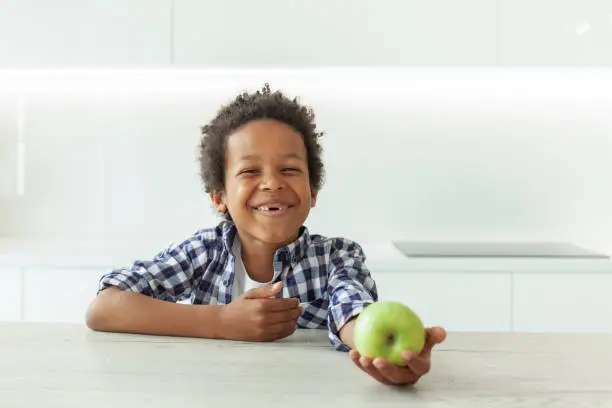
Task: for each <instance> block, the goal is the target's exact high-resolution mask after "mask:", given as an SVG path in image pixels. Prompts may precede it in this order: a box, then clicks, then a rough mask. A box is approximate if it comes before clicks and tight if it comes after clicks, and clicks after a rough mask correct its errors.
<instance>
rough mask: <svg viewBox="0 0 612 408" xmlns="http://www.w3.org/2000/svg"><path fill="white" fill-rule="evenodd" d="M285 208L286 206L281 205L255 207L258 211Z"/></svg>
mask: <svg viewBox="0 0 612 408" xmlns="http://www.w3.org/2000/svg"><path fill="white" fill-rule="evenodd" d="M285 208H287V207H281V206H278V207H265V206H261V207H257V209H258V210H259V211H272V210H278V211H280V210H284V209H285Z"/></svg>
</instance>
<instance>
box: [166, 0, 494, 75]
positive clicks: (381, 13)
mask: <svg viewBox="0 0 612 408" xmlns="http://www.w3.org/2000/svg"><path fill="white" fill-rule="evenodd" d="M174 4H175V8H174V17H175V18H174V29H175V31H174V52H175V54H174V57H175V58H174V61H175V63H176V64H177V65H187V66H193V65H215V66H228V65H229V66H238V67H245V66H247V67H248V66H257V67H275V68H277V67H312V66H322V65H332V66H339V65H368V66H371V65H378V66H383V65H386V66H390V65H398V64H472V63H476V64H495V63H496V62H497V40H496V38H497V37H496V33H497V18H496V11H497V10H496V2H494V1H490V0H464V1H461V2H458V1H455V0H438V1H435V2H428V1H420V0H377V1H371V0H352V1H329V0H309V1H297V0H268V1H250V0H229V1H220V0H216V1H201V0H175V1H174Z"/></svg>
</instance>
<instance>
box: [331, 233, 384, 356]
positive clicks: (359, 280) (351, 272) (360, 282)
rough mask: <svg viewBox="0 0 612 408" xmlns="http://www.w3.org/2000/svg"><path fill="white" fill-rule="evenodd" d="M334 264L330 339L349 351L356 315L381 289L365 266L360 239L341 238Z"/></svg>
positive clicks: (332, 263) (332, 268)
mask: <svg viewBox="0 0 612 408" xmlns="http://www.w3.org/2000/svg"><path fill="white" fill-rule="evenodd" d="M330 266H331V269H330V275H329V283H328V294H329V299H330V304H329V313H328V316H327V325H328V333H329V339H330V341H331V343H332V345H333V346H334V347H335V348H336V349H337V350H341V351H348V350H349V349H350V348H353V347H354V343H353V329H354V325H355V318H356V317H357V316H358V315H359V313H361V311H363V310H364V309H365V308H366V307H368V306H369V305H370V304H372V303H374V302H376V301H377V300H378V292H377V289H376V284H375V282H374V280H373V279H372V277H371V276H370V272H369V271H368V269H367V267H366V266H365V255H364V253H363V250H362V249H361V247H360V246H359V245H358V244H357V243H355V242H351V241H340V240H339V241H337V243H336V248H335V250H334V251H333V252H332V254H331V265H330Z"/></svg>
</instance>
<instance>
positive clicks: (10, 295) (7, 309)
mask: <svg viewBox="0 0 612 408" xmlns="http://www.w3.org/2000/svg"><path fill="white" fill-rule="evenodd" d="M0 282H2V288H3V289H2V295H1V296H0V321H10V322H15V321H19V320H21V295H22V292H23V287H22V285H21V270H20V269H19V268H14V267H6V266H1V265H0Z"/></svg>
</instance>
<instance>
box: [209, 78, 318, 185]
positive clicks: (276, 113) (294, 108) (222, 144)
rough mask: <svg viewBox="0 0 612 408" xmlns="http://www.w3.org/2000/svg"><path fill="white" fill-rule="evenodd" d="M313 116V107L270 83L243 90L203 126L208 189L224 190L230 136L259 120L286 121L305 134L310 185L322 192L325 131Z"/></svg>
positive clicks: (303, 135) (303, 136)
mask: <svg viewBox="0 0 612 408" xmlns="http://www.w3.org/2000/svg"><path fill="white" fill-rule="evenodd" d="M314 118H315V116H314V113H313V111H312V109H310V108H309V107H306V106H303V105H301V104H300V103H299V102H298V98H294V99H289V98H288V97H286V96H285V95H284V94H283V93H282V92H280V91H276V92H271V91H270V85H269V84H267V83H266V84H265V85H264V87H263V88H262V89H261V90H258V91H256V92H255V93H250V94H249V93H247V92H243V93H242V94H240V95H238V96H236V98H234V100H233V101H231V102H230V103H229V104H227V105H225V106H222V107H221V108H220V109H219V110H218V111H217V114H216V116H215V117H214V118H213V119H212V120H211V121H210V122H209V123H208V124H207V125H205V126H203V127H202V140H201V142H200V158H199V159H200V176H201V177H202V181H203V182H204V189H205V191H206V192H207V193H210V192H215V193H220V192H222V191H224V188H225V182H224V181H225V158H226V157H225V151H226V145H227V137H228V136H229V135H230V134H231V133H233V132H234V131H235V130H236V129H238V128H239V127H241V126H243V125H245V124H246V123H248V122H251V121H253V120H259V119H274V120H277V121H279V122H283V123H285V124H286V125H288V126H291V127H292V128H293V129H295V130H296V131H297V132H298V133H300V134H301V135H302V138H303V140H304V145H305V146H306V154H307V156H308V172H309V177H310V187H311V188H312V189H313V190H314V191H319V190H320V189H321V187H322V186H323V173H324V169H323V161H322V160H321V152H322V148H321V146H320V144H319V140H318V139H319V137H321V136H323V132H317V129H316V124H315V121H314Z"/></svg>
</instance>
